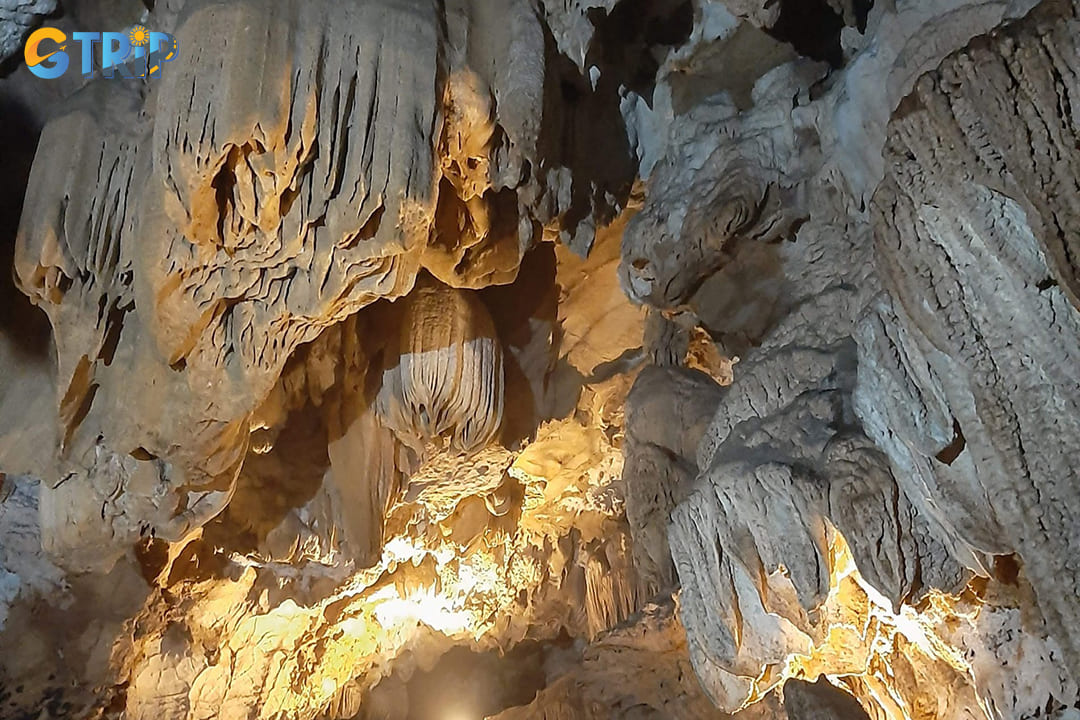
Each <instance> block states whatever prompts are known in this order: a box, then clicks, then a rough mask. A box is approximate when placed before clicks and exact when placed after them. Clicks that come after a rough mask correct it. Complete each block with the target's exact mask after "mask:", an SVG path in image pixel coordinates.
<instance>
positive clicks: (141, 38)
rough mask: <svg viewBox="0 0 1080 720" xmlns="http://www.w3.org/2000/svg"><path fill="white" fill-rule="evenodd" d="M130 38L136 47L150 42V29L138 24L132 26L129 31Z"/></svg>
mask: <svg viewBox="0 0 1080 720" xmlns="http://www.w3.org/2000/svg"><path fill="white" fill-rule="evenodd" d="M128 40H130V41H131V44H132V45H134V46H136V47H142V46H143V45H146V44H147V43H148V42H150V31H149V30H147V29H146V28H144V27H143V26H142V25H136V26H135V27H133V28H131V32H129V33H128Z"/></svg>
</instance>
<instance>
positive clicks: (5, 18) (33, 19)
mask: <svg viewBox="0 0 1080 720" xmlns="http://www.w3.org/2000/svg"><path fill="white" fill-rule="evenodd" d="M54 10H56V0H4V1H3V3H0V61H4V60H7V59H8V58H9V57H11V56H12V55H16V54H18V53H20V52H21V50H22V42H23V40H24V39H25V38H26V36H27V35H29V34H30V31H31V30H33V29H34V28H35V27H37V26H38V25H39V24H40V23H41V20H42V17H43V16H46V15H49V14H50V13H52V12H53V11H54Z"/></svg>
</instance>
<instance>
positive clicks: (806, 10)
mask: <svg viewBox="0 0 1080 720" xmlns="http://www.w3.org/2000/svg"><path fill="white" fill-rule="evenodd" d="M868 11H869V7H867V12H868ZM864 27H865V18H864ZM843 29H844V19H843V18H842V17H841V16H840V15H839V14H838V13H837V12H836V10H834V9H833V8H831V7H830V6H829V4H828V3H827V2H826V0H781V2H780V17H779V18H778V19H777V21H776V24H775V25H773V26H772V27H771V28H769V30H768V32H769V34H770V35H772V36H773V37H775V38H776V39H777V40H781V41H783V42H786V43H789V44H790V45H791V46H792V47H793V48H795V51H796V52H798V53H799V54H800V55H803V56H804V57H808V58H811V59H813V60H820V61H822V62H827V63H829V65H831V66H832V67H834V68H839V67H842V66H843V64H844V52H843V49H842V48H841V47H840V31H841V30H843Z"/></svg>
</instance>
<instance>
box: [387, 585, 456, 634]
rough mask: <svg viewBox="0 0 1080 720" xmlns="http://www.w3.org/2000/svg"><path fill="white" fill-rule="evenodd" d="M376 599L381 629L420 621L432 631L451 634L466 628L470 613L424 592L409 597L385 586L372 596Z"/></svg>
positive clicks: (442, 598) (446, 599) (447, 600)
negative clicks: (399, 594)
mask: <svg viewBox="0 0 1080 720" xmlns="http://www.w3.org/2000/svg"><path fill="white" fill-rule="evenodd" d="M372 600H375V601H376V605H375V609H374V610H373V613H374V615H375V619H376V620H378V621H379V624H380V625H382V626H383V627H384V628H387V629H389V628H392V627H396V626H405V625H412V624H415V623H417V622H422V623H424V624H425V625H427V626H428V627H430V628H432V629H433V630H438V631H439V632H441V633H445V634H448V635H452V634H454V633H459V632H461V631H462V630H465V629H467V628H468V627H469V621H470V619H471V618H470V616H469V614H468V613H467V612H465V611H463V610H457V609H455V608H453V607H452V606H451V604H450V601H449V599H448V598H445V597H439V596H437V595H435V594H434V593H432V592H430V591H427V592H424V593H421V594H418V595H416V596H415V597H411V598H402V597H399V596H398V594H397V590H396V589H395V588H394V587H392V586H388V587H386V588H383V589H382V590H380V591H378V592H376V593H375V594H374V595H372Z"/></svg>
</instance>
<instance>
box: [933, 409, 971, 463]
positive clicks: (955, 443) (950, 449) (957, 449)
mask: <svg viewBox="0 0 1080 720" xmlns="http://www.w3.org/2000/svg"><path fill="white" fill-rule="evenodd" d="M966 445H967V442H966V441H965V440H964V433H963V432H961V430H960V423H958V422H957V421H956V419H955V418H954V419H953V439H952V442H950V443H949V444H948V445H947V446H945V447H944V448H942V450H941V451H940V452H938V454H937V455H935V456H934V457H936V458H937V459H938V460H940V461H941V462H943V463H945V464H946V465H952V464H953V461H955V460H956V458H958V457H960V453H962V452H964V447H965V446H966Z"/></svg>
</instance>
